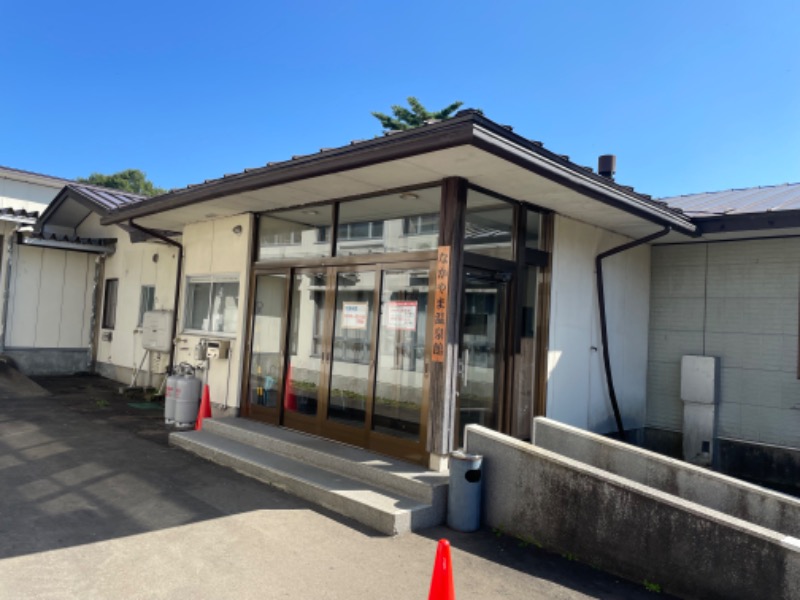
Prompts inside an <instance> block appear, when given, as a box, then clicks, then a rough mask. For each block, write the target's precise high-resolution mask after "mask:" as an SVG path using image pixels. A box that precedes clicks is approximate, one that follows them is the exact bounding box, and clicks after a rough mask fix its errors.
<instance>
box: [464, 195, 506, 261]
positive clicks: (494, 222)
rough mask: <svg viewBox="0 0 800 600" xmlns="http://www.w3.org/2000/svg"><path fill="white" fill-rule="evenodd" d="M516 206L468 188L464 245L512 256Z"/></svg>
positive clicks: (487, 252)
mask: <svg viewBox="0 0 800 600" xmlns="http://www.w3.org/2000/svg"><path fill="white" fill-rule="evenodd" d="M513 229H514V206H513V205H512V204H509V203H508V202H504V201H502V200H498V199H497V198H494V197H492V196H489V195H487V194H484V193H482V192H478V191H475V190H473V189H470V190H469V191H468V192H467V212H466V229H465V231H464V249H465V250H466V251H468V252H475V253H477V254H485V255H487V256H494V257H496V258H504V259H506V260H512V259H513V257H514V253H513V246H512V241H513V235H512V233H513Z"/></svg>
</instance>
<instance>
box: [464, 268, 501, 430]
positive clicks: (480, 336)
mask: <svg viewBox="0 0 800 600" xmlns="http://www.w3.org/2000/svg"><path fill="white" fill-rule="evenodd" d="M507 286H508V284H507V283H506V282H505V281H503V280H501V279H498V278H497V276H496V275H495V274H493V273H490V272H487V271H480V270H475V269H467V270H466V271H465V273H464V296H463V300H462V302H463V304H462V325H461V368H460V372H461V377H460V385H459V395H458V419H459V426H458V429H459V430H458V444H459V445H460V443H461V439H462V436H463V433H464V427H465V426H466V425H469V424H470V423H478V424H479V425H483V426H485V427H489V428H490V429H497V424H498V417H499V408H500V406H499V404H500V402H499V401H500V399H501V398H503V386H504V372H505V340H506V335H505V333H506V332H505V319H506V301H507V293H506V292H507Z"/></svg>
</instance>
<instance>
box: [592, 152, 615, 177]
mask: <svg viewBox="0 0 800 600" xmlns="http://www.w3.org/2000/svg"><path fill="white" fill-rule="evenodd" d="M597 172H598V173H600V175H602V176H603V177H608V178H609V179H614V173H616V172H617V157H616V156H615V155H613V154H603V155H602V156H601V157H600V158H598V159H597Z"/></svg>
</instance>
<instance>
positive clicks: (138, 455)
mask: <svg viewBox="0 0 800 600" xmlns="http://www.w3.org/2000/svg"><path fill="white" fill-rule="evenodd" d="M36 383H38V384H39V385H41V386H42V387H43V388H45V389H46V390H47V391H49V392H50V395H48V396H38V397H25V398H17V399H14V398H8V397H3V396H0V482H2V489H3V493H2V494H0V535H1V536H2V542H3V543H2V544H0V559H3V558H10V557H17V556H23V555H29V554H33V553H38V552H44V551H48V550H57V549H62V548H68V547H73V546H79V545H84V544H91V543H94V542H99V541H105V540H113V539H116V538H121V537H126V536H132V535H136V534H141V533H147V532H155V531H159V530H164V529H169V528H174V527H178V526H181V525H187V524H192V523H198V522H201V521H207V520H211V519H218V518H221V517H225V516H229V515H236V514H240V513H245V512H251V511H261V510H275V511H281V510H282V511H286V510H306V511H309V510H311V511H314V512H316V513H318V514H322V515H325V516H326V517H329V518H330V519H333V520H334V521H338V522H339V523H343V524H344V525H346V526H347V527H349V528H352V529H354V530H356V531H358V532H359V534H360V537H359V539H360V540H361V541H360V542H359V543H360V544H367V545H369V544H374V543H375V542H378V540H376V539H375V538H381V539H385V538H383V537H382V536H378V535H377V534H374V533H373V532H372V531H371V530H367V529H365V528H364V527H361V526H360V525H358V524H356V523H354V522H351V521H349V520H348V519H345V518H342V517H339V516H338V515H334V514H331V513H329V512H328V511H325V510H324V509H320V508H318V507H316V506H312V505H310V504H309V503H307V502H305V501H303V500H300V499H298V498H295V497H292V496H289V495H287V494H284V493H283V492H281V491H280V490H277V489H275V488H272V487H269V486H266V485H263V484H261V483H259V482H257V481H255V480H252V479H249V478H247V477H244V476H241V475H239V474H237V473H235V472H233V471H231V470H229V469H225V468H222V467H219V466H217V465H215V464H212V463H209V462H206V461H204V460H202V459H199V458H197V457H195V456H193V455H191V454H188V453H185V452H183V451H181V450H177V449H173V448H170V447H169V446H168V444H167V434H168V432H167V430H166V429H165V427H164V425H163V414H162V413H161V411H159V410H152V411H148V410H139V409H135V408H132V407H130V406H129V405H128V403H129V402H130V401H131V399H130V398H127V397H124V396H121V395H120V394H119V391H118V390H119V384H117V383H115V382H112V381H109V380H106V379H103V378H100V377H95V376H81V377H47V378H37V379H36ZM440 538H447V539H449V540H450V542H451V544H452V546H453V548H454V550H455V551H457V552H461V553H467V554H469V555H472V556H474V557H477V559H484V560H486V561H490V562H491V563H496V564H497V565H501V566H502V567H501V568H508V569H512V570H514V571H517V572H519V573H520V574H523V575H528V576H531V577H533V578H536V579H539V580H542V581H547V582H552V583H553V584H554V585H553V586H552V589H553V590H556V589H558V590H559V591H558V592H557V593H556V596H554V597H558V598H585V597H589V598H627V599H639V598H646V597H651V596H650V594H648V593H647V592H646V591H645V589H644V587H643V585H642V584H634V583H631V582H628V581H624V580H620V579H618V578H615V577H613V576H612V575H609V574H607V573H603V572H601V571H597V570H595V569H593V568H591V567H590V566H588V565H584V564H580V563H578V562H576V561H573V560H569V558H568V557H561V556H558V555H555V554H551V553H548V552H545V551H543V550H541V549H538V548H536V547H535V546H532V545H530V544H526V543H524V542H520V541H519V540H516V539H515V538H512V537H509V536H507V535H504V534H503V532H499V531H490V530H488V529H482V530H481V531H478V532H475V533H469V534H467V533H459V532H455V531H452V530H450V529H448V528H446V527H435V528H432V529H428V530H426V531H423V532H421V533H420V538H419V539H423V540H424V539H429V540H430V541H431V544H430V550H431V555H430V560H431V561H432V557H433V552H434V549H435V541H436V540H438V539H440ZM221 541H222V540H220V542H221ZM409 542H413V538H406V541H403V540H402V539H397V541H396V544H395V545H394V546H392V547H394V548H396V549H395V550H394V551H393V552H399V548H402V547H404V546H406V545H409ZM398 545H399V546H398ZM412 545H413V544H412ZM378 547H383V542H378V545H377V546H375V549H376V548H378ZM254 550H256V549H254ZM362 550H363V548H362ZM342 551H346V549H345V548H343V549H342ZM398 557H399V555H398ZM473 562H474V561H473ZM478 562H480V561H478ZM548 585H549V584H548ZM547 597H550V595H549V594H548V596H547ZM660 597H662V598H665V597H668V596H665V595H661V596H660Z"/></svg>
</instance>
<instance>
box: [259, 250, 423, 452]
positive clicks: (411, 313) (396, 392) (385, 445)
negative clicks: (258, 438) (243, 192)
mask: <svg viewBox="0 0 800 600" xmlns="http://www.w3.org/2000/svg"><path fill="white" fill-rule="evenodd" d="M431 269H432V263H431V262H427V261H426V262H417V263H392V264H386V265H356V266H353V265H347V266H328V267H321V268H297V269H285V270H280V271H257V272H256V273H255V275H254V288H255V290H254V297H253V310H252V313H253V317H252V319H253V321H252V335H251V338H250V356H251V360H250V374H249V385H248V390H247V399H248V411H247V412H248V415H249V416H250V417H252V418H256V419H259V420H263V421H266V422H270V423H274V424H280V425H284V426H286V427H290V428H292V429H298V430H301V431H306V432H308V433H313V434H316V435H321V436H324V437H327V438H332V439H337V440H340V441H343V442H347V443H351V444H354V445H358V446H362V447H365V448H370V449H373V450H376V451H379V452H384V453H387V454H392V455H394V456H400V457H402V458H406V459H408V460H413V461H415V462H422V461H424V459H425V458H426V452H425V441H426V432H427V413H428V410H427V404H428V389H429V375H428V374H429V369H428V365H429V361H430V348H429V340H430V333H429V330H430V325H431V323H430V320H429V319H428V307H429V305H430V295H431V288H432V286H431V285H430V281H431Z"/></svg>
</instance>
